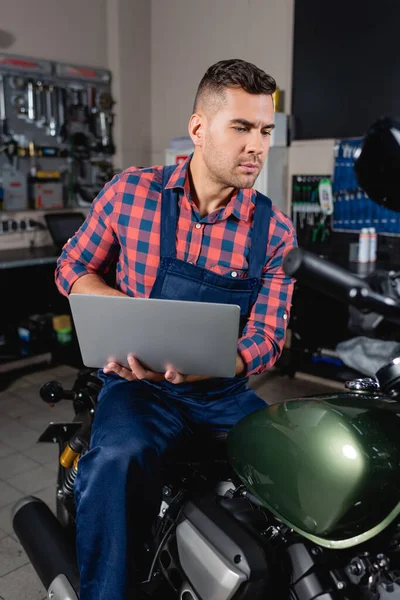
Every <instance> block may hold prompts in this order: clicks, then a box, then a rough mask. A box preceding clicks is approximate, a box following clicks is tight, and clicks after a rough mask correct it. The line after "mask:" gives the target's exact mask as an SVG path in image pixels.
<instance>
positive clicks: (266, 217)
mask: <svg viewBox="0 0 400 600" xmlns="http://www.w3.org/2000/svg"><path fill="white" fill-rule="evenodd" d="M271 212H272V202H271V200H270V199H269V198H267V196H264V195H263V194H260V193H259V192H257V198H256V209H255V211H254V217H253V233H252V236H251V247H250V257H249V269H248V275H247V276H248V277H249V278H252V277H255V278H257V279H260V278H261V275H262V270H263V267H264V264H265V253H266V249H267V243H268V238H269V224H270V221H271Z"/></svg>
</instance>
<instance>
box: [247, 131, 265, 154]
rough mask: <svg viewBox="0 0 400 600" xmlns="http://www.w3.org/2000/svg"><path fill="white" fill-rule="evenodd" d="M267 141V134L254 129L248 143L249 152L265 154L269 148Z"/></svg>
mask: <svg viewBox="0 0 400 600" xmlns="http://www.w3.org/2000/svg"><path fill="white" fill-rule="evenodd" d="M267 143H268V140H267V138H266V136H264V135H262V134H261V133H260V132H259V131H252V132H251V137H250V139H249V140H248V143H247V152H249V153H250V154H256V155H257V156H258V155H260V154H263V152H265V150H266V148H267Z"/></svg>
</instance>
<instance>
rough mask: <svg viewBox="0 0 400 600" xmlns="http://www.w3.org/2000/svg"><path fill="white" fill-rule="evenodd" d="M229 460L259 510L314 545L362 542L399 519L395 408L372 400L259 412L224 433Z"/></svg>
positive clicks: (353, 397)
mask: <svg viewBox="0 0 400 600" xmlns="http://www.w3.org/2000/svg"><path fill="white" fill-rule="evenodd" d="M228 454H229V459H230V462H231V465H232V467H233V468H234V470H235V472H236V473H237V475H238V476H239V478H240V480H241V481H242V483H243V484H244V485H245V486H246V488H247V489H248V490H250V491H251V492H252V493H253V494H254V495H255V496H256V497H257V498H258V499H259V500H260V501H261V502H262V503H263V504H264V506H265V507H266V508H268V509H269V510H271V512H272V513H274V514H275V516H276V517H278V519H280V520H281V521H282V522H284V523H285V524H286V525H288V526H289V527H291V528H292V529H293V530H295V531H297V532H298V533H300V534H302V535H303V536H305V537H306V538H308V539H310V540H312V541H313V542H315V543H317V544H320V545H321V546H325V547H328V548H338V549H340V548H349V547H351V546H355V545H357V544H360V543H362V542H365V541H366V540H368V539H370V538H372V537H374V536H375V535H377V534H378V533H380V532H381V531H382V530H383V529H385V527H387V526H388V525H389V524H390V523H391V522H392V521H393V520H394V519H395V518H396V517H397V516H398V515H399V513H400V403H398V402H395V401H393V400H391V399H390V398H387V397H384V396H381V395H379V394H376V393H371V394H370V393H366V392H364V393H355V392H351V393H343V394H324V395H319V396H313V397H307V398H300V399H296V400H290V401H286V402H282V403H279V404H275V405H271V406H268V407H266V408H262V409H261V410H258V411H256V412H255V413H252V414H251V415H248V416H247V417H245V418H244V419H242V420H241V421H240V422H239V423H238V424H237V425H236V426H235V427H234V428H233V429H232V430H231V431H230V433H229V436H228Z"/></svg>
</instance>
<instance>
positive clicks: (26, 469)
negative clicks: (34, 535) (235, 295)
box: [0, 366, 329, 600]
mask: <svg viewBox="0 0 400 600" xmlns="http://www.w3.org/2000/svg"><path fill="white" fill-rule="evenodd" d="M75 374H76V371H75V370H74V369H72V368H71V367H68V366H61V367H56V368H54V369H50V370H46V371H38V372H36V373H33V374H30V375H27V376H25V377H23V378H21V379H19V380H17V381H15V382H14V383H13V384H12V385H10V386H9V387H8V388H7V390H5V391H3V392H1V393H0V600H43V599H45V598H46V590H45V589H44V587H43V586H42V584H41V582H40V580H39V578H38V577H37V575H36V573H35V571H34V570H33V568H32V567H31V565H30V563H29V560H28V557H27V555H26V554H25V552H24V550H23V548H22V546H21V544H20V543H19V541H18V539H17V537H16V535H15V533H14V531H13V529H12V524H11V517H10V514H11V508H12V506H13V505H14V503H15V502H16V501H17V500H18V499H19V498H22V497H23V496H25V495H28V494H30V495H34V496H37V497H38V498H41V499H42V500H44V501H45V502H47V503H48V505H49V506H50V508H52V509H53V510H54V509H55V479H56V472H57V456H58V449H57V446H56V445H55V444H54V445H53V444H37V443H36V441H37V439H38V437H39V435H40V434H41V433H42V432H43V430H44V429H45V427H46V426H47V424H48V422H49V421H50V420H54V421H58V420H60V421H62V420H64V419H66V420H68V419H70V418H71V417H72V415H73V410H72V403H71V402H68V401H61V402H59V403H58V404H56V405H55V406H54V407H53V408H51V407H49V406H48V405H47V404H45V403H44V402H43V401H42V400H41V399H40V396H39V388H40V386H41V385H42V384H43V383H45V382H46V381H49V380H51V379H57V380H58V381H59V382H60V383H61V384H62V385H63V386H64V387H65V388H70V387H71V386H72V384H73V382H74V378H75ZM251 386H252V387H253V388H254V389H255V390H256V391H257V393H258V394H259V395H260V396H261V397H262V398H264V399H265V400H268V401H269V402H276V401H279V400H281V399H284V398H290V397H295V396H299V395H307V394H313V393H318V392H322V391H328V390H329V387H327V385H325V384H323V385H322V384H321V382H312V381H309V380H303V379H295V380H289V379H287V378H282V377H280V376H279V375H277V374H276V373H271V374H268V375H262V376H259V377H255V378H253V379H252V381H251Z"/></svg>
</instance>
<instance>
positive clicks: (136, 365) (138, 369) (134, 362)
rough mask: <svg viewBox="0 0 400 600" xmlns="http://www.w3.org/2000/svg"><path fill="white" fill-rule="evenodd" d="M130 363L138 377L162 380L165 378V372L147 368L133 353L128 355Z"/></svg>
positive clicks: (148, 379)
mask: <svg viewBox="0 0 400 600" xmlns="http://www.w3.org/2000/svg"><path fill="white" fill-rule="evenodd" d="M128 363H129V366H130V368H131V369H132V373H133V374H134V375H135V377H136V379H147V381H162V380H163V379H164V373H156V372H155V371H151V370H150V369H146V368H145V367H144V366H143V365H142V364H141V362H140V361H139V360H138V359H137V358H135V357H134V356H133V355H132V354H129V355H128Z"/></svg>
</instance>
